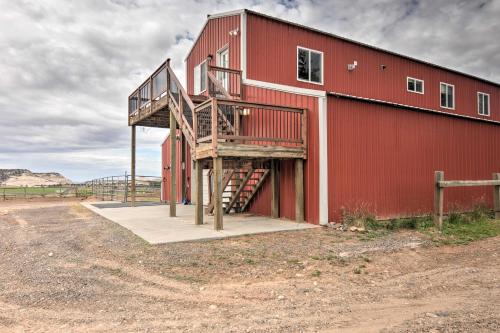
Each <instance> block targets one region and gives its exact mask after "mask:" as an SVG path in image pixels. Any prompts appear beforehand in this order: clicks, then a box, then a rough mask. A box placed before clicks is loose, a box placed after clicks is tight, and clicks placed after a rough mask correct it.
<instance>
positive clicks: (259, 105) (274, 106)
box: [217, 98, 305, 113]
mask: <svg viewBox="0 0 500 333" xmlns="http://www.w3.org/2000/svg"><path fill="white" fill-rule="evenodd" d="M217 103H218V104H224V105H235V106H240V107H250V108H266V109H272V110H282V111H288V112H298V113H303V112H304V111H305V109H302V108H297V107H293V106H281V105H277V104H266V103H259V102H246V101H239V100H234V99H223V98H217Z"/></svg>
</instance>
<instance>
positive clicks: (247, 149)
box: [194, 142, 305, 160]
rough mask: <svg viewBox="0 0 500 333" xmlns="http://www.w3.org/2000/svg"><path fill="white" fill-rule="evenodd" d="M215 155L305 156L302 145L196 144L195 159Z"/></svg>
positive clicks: (252, 156) (268, 157)
mask: <svg viewBox="0 0 500 333" xmlns="http://www.w3.org/2000/svg"><path fill="white" fill-rule="evenodd" d="M214 157H242V158H245V159H273V158H278V159H294V158H305V150H304V149H303V148H302V147H286V146H263V145H250V144H238V143H232V142H219V143H218V144H217V148H213V146H212V144H211V143H201V144H198V145H197V146H196V149H195V153H194V159H196V160H202V159H205V158H214Z"/></svg>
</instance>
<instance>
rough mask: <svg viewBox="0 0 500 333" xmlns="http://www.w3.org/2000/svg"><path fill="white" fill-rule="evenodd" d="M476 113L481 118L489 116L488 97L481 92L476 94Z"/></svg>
mask: <svg viewBox="0 0 500 333" xmlns="http://www.w3.org/2000/svg"><path fill="white" fill-rule="evenodd" d="M477 112H478V113H479V114H480V115H482V116H489V115H490V95H489V94H486V93H482V92H478V93H477Z"/></svg>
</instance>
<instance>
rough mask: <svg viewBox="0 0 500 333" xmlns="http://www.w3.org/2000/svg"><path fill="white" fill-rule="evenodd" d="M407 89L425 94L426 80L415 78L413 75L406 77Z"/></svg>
mask: <svg viewBox="0 0 500 333" xmlns="http://www.w3.org/2000/svg"><path fill="white" fill-rule="evenodd" d="M406 89H407V90H408V91H411V92H414V93H418V94H423V93H424V81H423V80H419V79H414V78H412V77H407V78H406Z"/></svg>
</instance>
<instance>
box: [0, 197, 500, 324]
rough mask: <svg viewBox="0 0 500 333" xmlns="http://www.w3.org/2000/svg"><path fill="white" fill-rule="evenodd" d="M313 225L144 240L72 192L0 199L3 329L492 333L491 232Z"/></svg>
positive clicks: (494, 245)
mask: <svg viewBox="0 0 500 333" xmlns="http://www.w3.org/2000/svg"><path fill="white" fill-rule="evenodd" d="M359 238H360V236H359V235H358V234H353V233H349V232H340V231H333V230H330V229H313V230H307V231H300V232H285V233H275V234H267V235H256V236H247V237H240V238H231V239H227V240H222V241H210V242H196V243H182V244H171V245H156V246H151V245H148V244H147V243H145V242H144V241H142V240H141V239H139V238H137V237H135V236H134V235H133V234H131V233H130V232H128V231H127V230H125V229H123V228H121V227H120V226H117V225H115V224H113V223H111V222H108V221H106V220H104V219H103V218H101V217H99V216H97V215H94V214H93V213H91V212H90V211H88V210H86V209H85V208H84V207H82V206H81V205H79V204H78V203H77V202H61V203H57V202H40V203H33V202H31V203H28V204H19V203H16V204H13V203H3V204H0V272H1V273H2V274H0V331H5V332H26V331H28V332H29V331H37V332H40V331H50V332H68V331H72V332H83V331H85V332H98V331H120V332H123V331H127V332H129V331H141V332H157V331H182V332H498V331H499V330H500V313H499V310H498V309H499V306H500V284H499V276H500V265H499V261H500V260H499V249H500V244H499V241H500V238H499V237H497V238H491V239H487V240H483V241H478V242H475V243H472V244H470V245H467V246H454V247H450V246H441V247H437V246H434V245H433V244H431V243H430V242H429V241H428V240H426V238H425V237H424V236H422V235H420V234H418V233H416V232H411V233H410V232H404V233H403V232H400V233H393V234H390V235H387V236H384V237H381V238H377V239H374V240H369V241H366V240H365V241H363V240H361V239H359Z"/></svg>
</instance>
